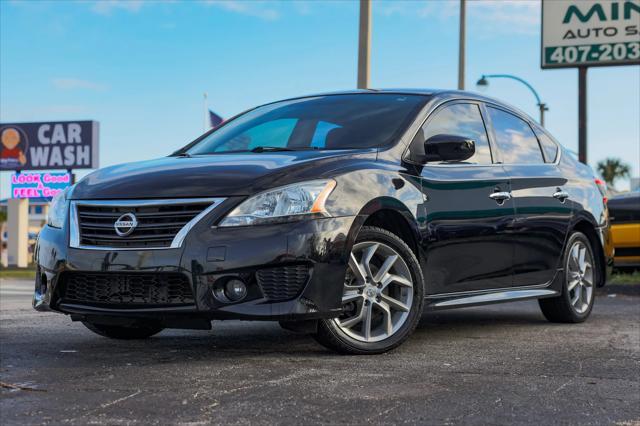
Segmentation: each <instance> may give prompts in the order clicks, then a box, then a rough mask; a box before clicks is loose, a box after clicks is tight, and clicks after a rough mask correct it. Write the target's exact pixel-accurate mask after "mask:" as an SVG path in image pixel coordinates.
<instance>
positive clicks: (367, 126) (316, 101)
mask: <svg viewBox="0 0 640 426" xmlns="http://www.w3.org/2000/svg"><path fill="white" fill-rule="evenodd" d="M427 100H428V97H426V96H421V95H399V94H390V93H384V94H382V93H377V94H357V95H356V94H354V95H329V96H316V97H312V98H303V99H294V100H290V101H283V102H276V103H273V104H269V105H265V106H262V107H258V108H256V109H254V110H251V111H249V112H247V113H245V114H243V115H241V116H239V117H237V118H235V119H234V120H232V121H230V122H228V123H227V124H225V125H223V126H222V127H220V128H218V129H217V130H215V131H214V132H212V133H210V134H209V135H207V136H206V137H204V138H203V139H202V140H200V141H199V142H197V143H195V144H194V145H193V146H191V147H189V148H188V149H187V152H188V153H189V154H191V155H206V154H216V153H225V152H242V151H251V150H254V149H256V148H259V147H263V148H264V147H267V148H279V149H321V150H322V149H354V148H355V149H357V148H373V147H381V146H385V145H387V144H389V143H391V142H393V141H394V140H395V139H397V138H398V137H399V136H400V135H401V134H402V132H403V131H404V130H405V129H406V127H407V126H408V125H409V124H410V123H411V122H412V121H413V119H414V118H415V116H416V114H417V113H418V111H420V109H421V108H422V106H423V105H424V104H425V102H426V101H427Z"/></svg>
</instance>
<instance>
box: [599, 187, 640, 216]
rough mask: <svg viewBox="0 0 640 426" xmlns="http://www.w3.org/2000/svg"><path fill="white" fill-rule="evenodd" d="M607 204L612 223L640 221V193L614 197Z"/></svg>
mask: <svg viewBox="0 0 640 426" xmlns="http://www.w3.org/2000/svg"><path fill="white" fill-rule="evenodd" d="M607 206H608V208H609V219H610V220H611V223H631V222H635V223H637V222H640V193H637V192H636V193H631V194H627V195H624V196H620V197H616V198H612V199H610V200H609V202H608V203H607Z"/></svg>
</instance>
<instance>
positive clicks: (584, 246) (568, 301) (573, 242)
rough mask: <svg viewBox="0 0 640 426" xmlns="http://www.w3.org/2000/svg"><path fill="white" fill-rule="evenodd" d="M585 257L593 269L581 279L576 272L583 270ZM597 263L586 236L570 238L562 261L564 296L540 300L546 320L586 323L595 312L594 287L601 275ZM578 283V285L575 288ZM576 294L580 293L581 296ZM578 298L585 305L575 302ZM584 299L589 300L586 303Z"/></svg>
mask: <svg viewBox="0 0 640 426" xmlns="http://www.w3.org/2000/svg"><path fill="white" fill-rule="evenodd" d="M576 247H577V250H578V251H577V253H578V262H577V264H576V261H575V254H576ZM583 250H584V252H583ZM582 253H584V258H583V259H584V260H583V262H584V264H588V265H590V266H589V267H587V268H586V271H582V272H581V273H580V274H581V275H576V270H577V269H581V268H582V266H581V261H580V256H583V255H582ZM595 259H596V258H595V256H594V253H593V248H592V246H591V242H590V241H589V239H588V238H587V237H586V235H584V234H583V233H581V232H574V233H573V234H571V236H570V237H569V240H568V241H567V245H566V247H565V252H564V255H563V258H562V262H563V263H562V265H563V274H564V276H563V279H562V294H560V295H559V296H557V297H552V298H548V299H539V300H538V303H539V305H540V309H541V310H542V314H543V315H544V316H545V318H546V319H547V320H549V321H551V322H559V323H579V322H583V321H586V319H587V318H588V317H589V314H591V310H592V309H593V303H594V300H595V286H596V283H597V282H598V279H599V275H598V274H599V271H598V268H597V263H596V260H595ZM576 267H577V269H576ZM576 280H577V281H578V284H575V282H576ZM589 282H590V284H589ZM574 286H575V287H574ZM577 292H581V293H580V294H579V295H578V294H577ZM577 296H580V297H581V298H582V299H581V300H582V303H580V304H578V303H577V302H572V301H573V300H576V297H577ZM587 296H588V297H587ZM584 298H587V299H588V300H586V301H585V300H584Z"/></svg>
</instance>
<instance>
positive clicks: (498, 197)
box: [489, 191, 511, 204]
mask: <svg viewBox="0 0 640 426" xmlns="http://www.w3.org/2000/svg"><path fill="white" fill-rule="evenodd" d="M489 198H491V199H492V200H494V201H496V202H497V203H498V204H502V203H504V202H505V200H510V199H511V193H510V192H506V191H504V192H503V191H498V192H494V193H492V194H489Z"/></svg>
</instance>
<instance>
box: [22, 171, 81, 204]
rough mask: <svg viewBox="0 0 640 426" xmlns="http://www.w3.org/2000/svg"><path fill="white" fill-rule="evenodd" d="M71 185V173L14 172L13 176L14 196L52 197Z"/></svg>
mask: <svg viewBox="0 0 640 426" xmlns="http://www.w3.org/2000/svg"><path fill="white" fill-rule="evenodd" d="M69 185H71V173H60V172H58V173H24V172H23V173H14V174H13V175H12V176H11V196H12V197H13V198H40V197H44V198H51V197H53V196H54V195H56V194H57V193H58V192H60V191H64V190H65V189H66V188H67V187H68V186H69Z"/></svg>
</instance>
